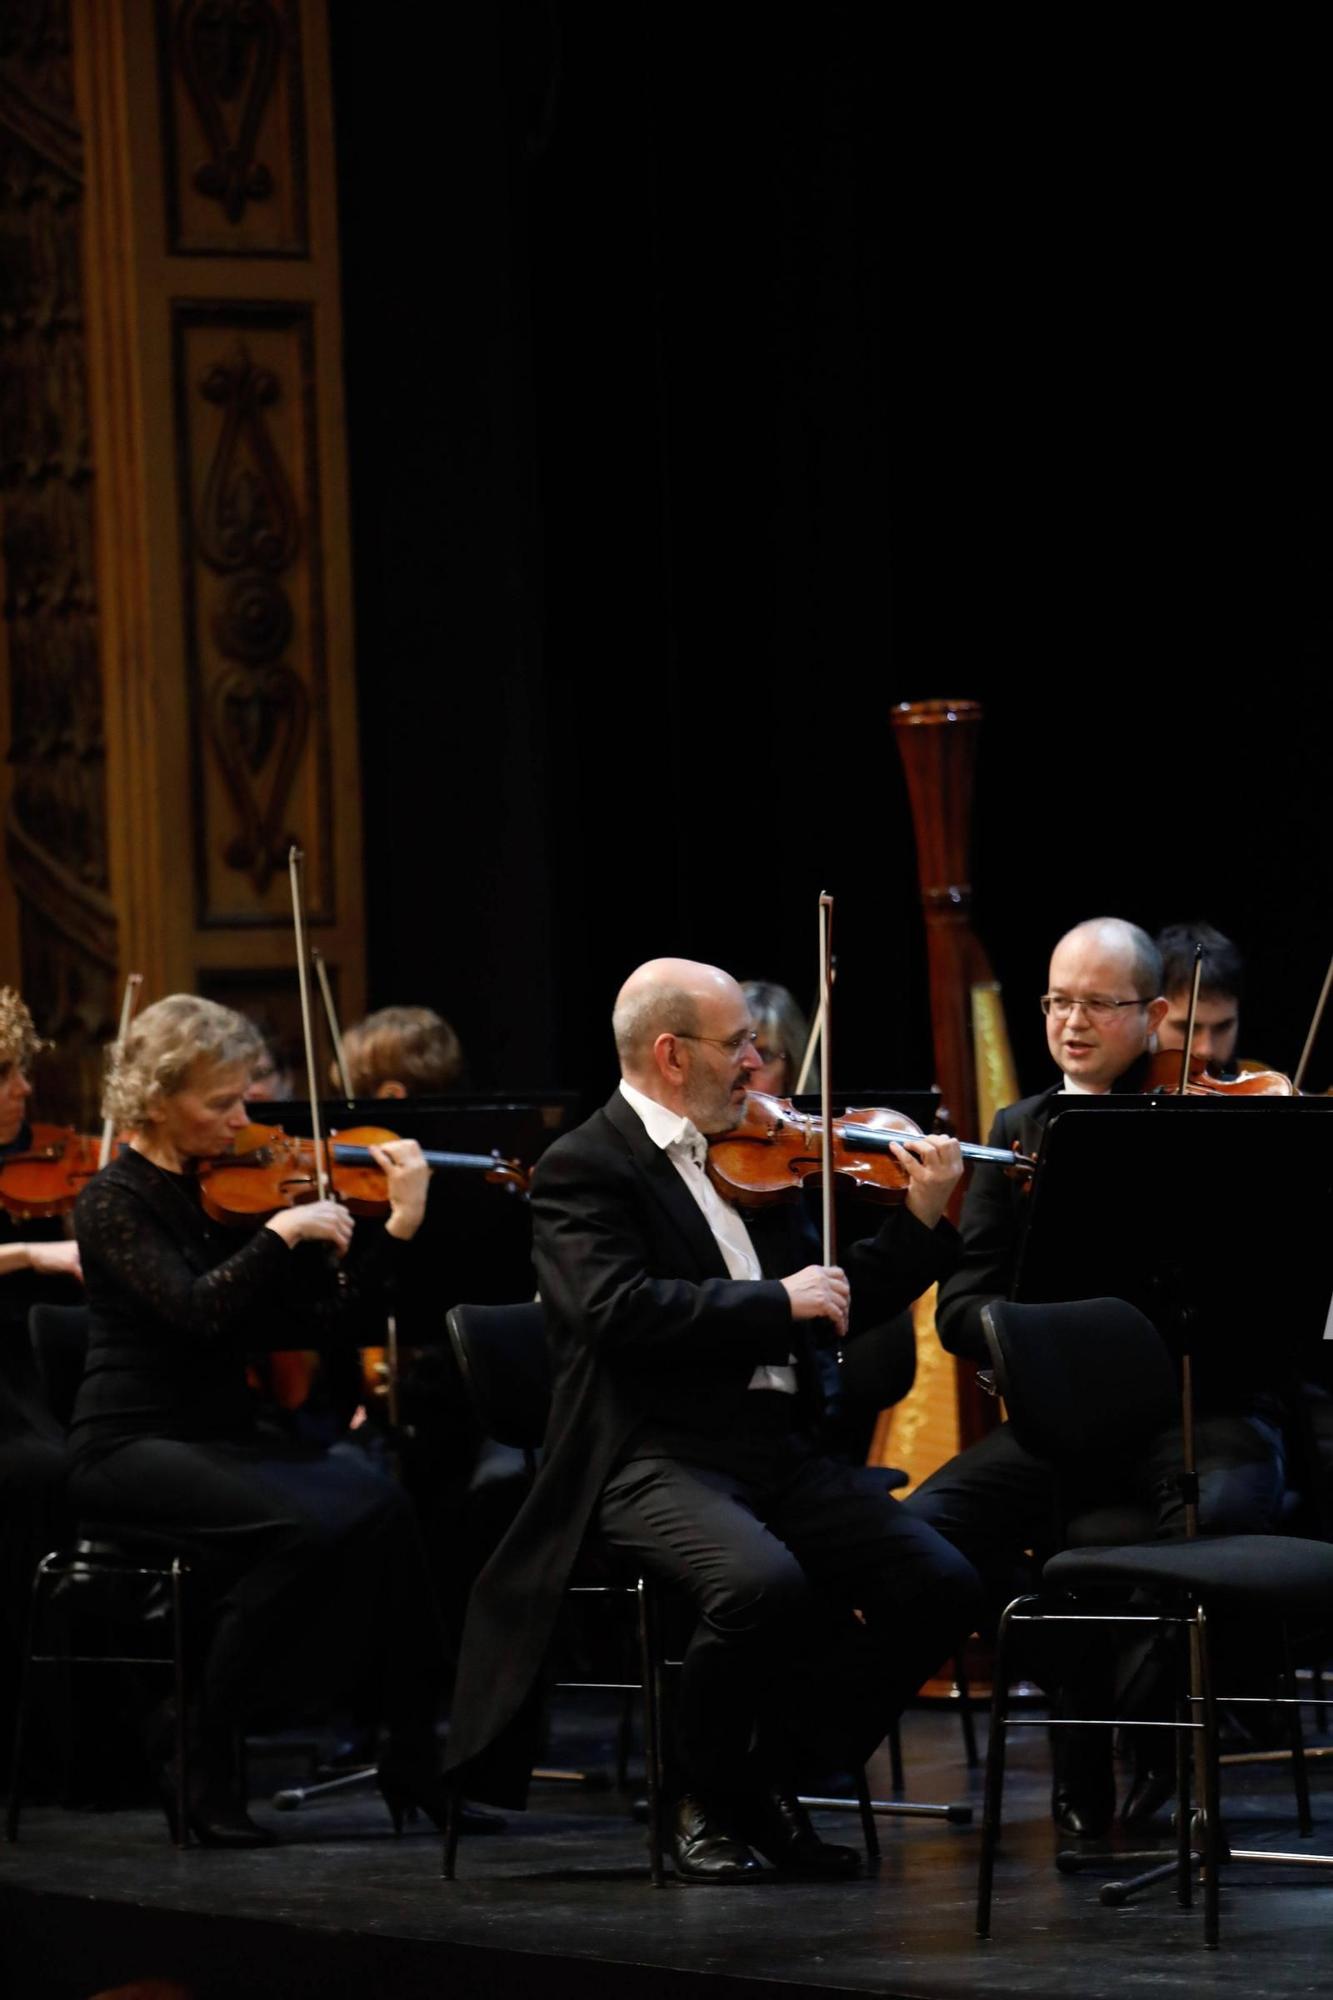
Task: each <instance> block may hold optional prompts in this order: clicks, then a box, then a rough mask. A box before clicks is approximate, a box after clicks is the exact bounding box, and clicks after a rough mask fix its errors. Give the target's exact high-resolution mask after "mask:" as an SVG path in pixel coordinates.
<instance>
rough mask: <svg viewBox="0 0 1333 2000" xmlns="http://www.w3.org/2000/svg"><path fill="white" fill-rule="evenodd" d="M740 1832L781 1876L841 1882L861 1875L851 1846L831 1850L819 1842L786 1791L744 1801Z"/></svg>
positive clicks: (805, 1815) (802, 1809)
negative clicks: (800, 1876) (798, 1876)
mask: <svg viewBox="0 0 1333 2000" xmlns="http://www.w3.org/2000/svg"><path fill="white" fill-rule="evenodd" d="M740 1824H741V1830H742V1832H743V1833H744V1835H745V1838H746V1839H747V1840H748V1841H749V1842H750V1845H751V1846H752V1847H757V1848H758V1849H759V1852H760V1853H761V1854H762V1855H763V1857H764V1859H765V1860H766V1861H771V1862H772V1863H773V1866H774V1867H775V1868H776V1869H777V1870H778V1871H779V1873H780V1874H783V1875H802V1876H804V1877H805V1878H806V1879H807V1880H808V1881H812V1882H841V1881H846V1879H847V1877H848V1876H849V1875H859V1874H860V1872H861V1856H860V1854H859V1853H858V1852H857V1850H856V1848H854V1847H835V1846H834V1845H833V1843H832V1842H831V1841H827V1840H821V1839H820V1837H819V1835H818V1834H817V1833H816V1832H815V1830H814V1827H813V1826H812V1825H811V1824H810V1815H809V1814H808V1813H807V1812H806V1810H805V1807H804V1806H803V1805H801V1804H800V1803H799V1801H798V1800H797V1799H796V1798H795V1797H793V1796H792V1794H791V1793H789V1792H781V1791H767V1792H760V1793H758V1794H757V1795H756V1796H755V1797H754V1798H753V1799H748V1800H747V1801H746V1804H745V1810H744V1813H743V1815H742V1817H741V1822H740Z"/></svg>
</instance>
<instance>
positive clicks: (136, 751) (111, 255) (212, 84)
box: [0, 0, 364, 1082]
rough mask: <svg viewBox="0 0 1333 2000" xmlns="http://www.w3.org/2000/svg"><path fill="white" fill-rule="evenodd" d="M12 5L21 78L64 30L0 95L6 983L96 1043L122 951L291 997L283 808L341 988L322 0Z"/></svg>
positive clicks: (334, 290)
mask: <svg viewBox="0 0 1333 2000" xmlns="http://www.w3.org/2000/svg"><path fill="white" fill-rule="evenodd" d="M7 15H8V17H19V19H20V21H21V28H20V29H19V30H15V29H13V28H11V29H10V30H9V31H8V41H7V42H6V43H5V44H3V45H0V61H2V62H3V73H4V75H5V77H6V79H8V78H9V77H10V76H11V75H12V74H13V72H14V69H15V66H16V64H17V65H18V67H19V69H20V71H21V72H22V75H23V78H24V80H25V82H26V81H27V80H28V72H29V71H31V70H32V69H33V62H32V59H31V58H29V57H22V56H20V55H19V54H18V53H16V51H15V48H14V39H15V34H16V33H20V32H28V34H29V40H30V43H31V45H32V48H33V49H37V48H48V49H49V48H56V49H59V50H61V51H62V52H63V60H62V61H61V62H57V61H55V59H54V58H48V62H47V66H48V69H49V70H50V72H51V74H50V75H49V76H47V77H44V78H41V79H39V80H37V79H34V80H33V82H32V90H31V95H32V98H33V104H34V107H35V108H33V110H32V112H31V115H30V116H29V118H28V126H27V129H21V130H20V131H19V132H18V134H17V137H16V134H15V127H16V125H18V124H19V123H20V121H19V120H18V118H17V116H16V115H15V109H14V103H13V101H12V93H10V92H6V93H4V94H0V143H4V144H5V145H6V147H7V148H10V149H11V150H12V148H13V147H14V146H15V145H19V146H20V147H21V148H26V151H22V150H21V151H20V154H19V158H18V164H17V167H11V171H10V174H9V176H8V178H7V183H6V185H7V189H9V190H12V185H13V181H14V177H15V173H17V174H19V175H20V177H21V176H22V175H23V174H24V173H26V174H27V176H28V180H29V182H30V183H31V186H32V192H31V194H30V195H25V196H23V197H22V198H21V202H20V212H21V215H22V218H23V223H24V227H25V231H26V238H25V240H26V241H27V243H28V251H27V257H26V262H25V264H24V265H23V267H22V276H23V278H24V279H25V280H26V283H27V290H26V292H25V300H26V301H27V303H26V304H25V307H24V313H25V315H26V317H25V318H24V325H23V329H22V331H21V332H20V333H19V334H18V335H15V336H13V343H14V344H15V345H16V347H17V350H18V351H17V354H16V357H15V358H16V359H17V362H18V367H19V373H20V376H21V379H22V384H23V388H22V406H23V409H24V410H25V411H26V412H27V414H26V416H23V415H19V414H17V413H16V405H17V403H18V401H19V396H20V392H19V391H17V390H16V391H15V395H14V397H12V398H10V397H6V398H4V399H3V401H2V402H0V426H3V434H4V450H3V471H2V472H0V477H2V478H3V481H4V486H3V500H4V506H5V548H6V575H7V579H8V588H7V596H6V608H7V616H8V629H9V684H10V685H9V703H8V707H9V712H10V714H11V716H12V718H13V720H12V747H11V756H12V759H13V787H12V795H11V798H10V801H9V812H8V821H7V830H6V839H7V848H8V853H9V861H10V869H11V871H12V876H13V882H14V887H15V890H16V893H17V904H18V926H17V928H18V930H19V933H20V935H21V960H22V963H21V973H20V976H21V980H22V983H23V985H24V988H25V991H27V992H28V993H29V996H30V998H31V999H32V1000H33V1003H34V1008H35V1011H36V1012H37V1014H38V1018H39V1021H40V1022H41V1025H42V1026H43V1027H44V1028H45V1029H46V1031H47V1032H48V1033H51V1032H55V1033H67V1032H68V1024H69V1018H70V1016H71V1014H72V1013H74V1012H77V1011H78V1009H79V1008H80V1006H81V1007H82V1016H81V1018H82V1019H83V1022H84V1031H85V1034H86V1036H87V1037H88V1038H89V1039H90V1040H91V1039H94V1038H95V1037H96V1036H97V1035H98V1034H100V1033H102V1032H105V1031H106V1029H107V1028H108V1027H109V1026H110V1025H111V1024H113V1023H114V1018H115V1009H116V995H117V990H118V983H119V977H120V975H122V974H123V973H124V972H125V971H126V970H128V969H129V968H130V967H135V968H137V969H139V970H141V971H143V972H144V974H145V979H146V989H145V990H146V997H151V996H154V995H156V994H159V993H162V992H165V991H168V990H170V989H172V988H191V989H193V990H196V991H202V992H209V993H213V994H216V995H217V996H218V997H219V998H224V999H228V1000H231V1001H232V1002H234V1004H236V1005H238V1006H242V1007H254V1008H260V1009H263V1010H265V1011H267V1012H268V1013H269V1014H270V1015H272V1016H273V1017H274V1018H275V1019H276V1020H278V1021H279V1022H280V1023H281V1022H282V1021H283V1020H284V1019H285V1018H286V1017H287V1015H288V1014H289V1011H290V1007H291V1004H292V996H293V994H294V980H295V972H294V966H293V961H292V949H291V939H290V929H289V923H288V916H287V900H286V880H285V869H284V863H285V856H286V851H287V847H288V845H289V843H290V841H291V840H292V839H293V838H295V839H297V840H299V841H300V843H301V845H302V846H303V847H304V848H305V850H306V853H307V856H308V863H307V887H308V894H309V899H310V915H311V925H312V933H313V936H314V939H315V941H316V942H317V943H318V944H319V945H320V947H321V949H322V950H323V951H324V953H325V956H326V958H327V959H328V960H329V962H330V965H331V967H332V968H333V970H334V973H335V977H336V978H337V980H338V984H339V988H340V1001H341V1004H342V1007H343V1010H344V1011H345V1012H346V1013H349V1014H350V1013H355V1012H358V1011H359V1010H360V1009H361V1008H362V1006H363V1004H364V973H363V908H362V884H361V823H360V811H359V784H358V759H357V743H356V709H355V688H354V658H353V644H352V626H351V591H350V569H349V554H348V527H347V501H346V468H345V458H344V446H343V425H342V388H341V380H342V357H341V342H340V300H339V275H338V246H337V229H336V205H335V198H334V161H333V133H332V118H331V110H330V86H329V77H328V51H327V46H326V22H325V14H324V8H323V6H322V5H321V4H318V0H157V3H156V4H155V5H154V4H150V0H96V4H75V5H73V7H72V8H71V7H70V6H69V0H22V4H21V5H20V6H18V7H14V6H11V7H10V8H9V9H8V10H7ZM71 36H72V44H71V40H70V37H71ZM25 65H26V67H25ZM37 81H40V84H41V90H40V94H38V90H37ZM80 142H81V147H80ZM81 160H82V165H81V164H80V161H81ZM31 162H36V163H37V164H36V165H32V164H30V163H31ZM24 203H26V206H25V205H23V204H24ZM13 207H14V198H13V194H12V191H11V192H10V193H9V202H8V208H7V210H6V214H7V215H9V214H11V213H12V211H13ZM80 295H81V303H80ZM85 328H86V332H85V331H84V329H85ZM7 331H8V329H7V327H6V326H4V325H0V344H3V342H4V341H5V338H6V334H7ZM4 379H5V381H6V382H8V379H9V378H8V374H6V377H5V378H4ZM52 403H54V404H55V405H56V410H57V416H56V419H55V420H54V421H53V420H52V419H51V418H50V417H49V416H48V415H47V414H46V412H47V408H48V405H50V404H52ZM11 550H17V551H18V552H19V556H20V560H19V561H18V564H17V568H18V571H19V576H20V591H19V595H18V596H16V595H15V587H14V581H13V579H14V572H15V568H16V564H15V560H14V557H13V555H12V554H11ZM3 917H4V911H3V906H0V923H2V922H3ZM53 932H54V933H58V936H59V939H60V943H59V947H58V950H57V949H56V947H54V946H52V945H50V944H49V942H48V940H49V937H50V936H51V935H52V934H53ZM2 941H3V931H2V930H0V942H2ZM53 952H55V955H56V957H58V958H59V961H60V969H59V970H57V969H56V968H55V967H54V966H53V965H51V964H49V963H48V960H50V959H51V956H52V953H53ZM66 967H68V969H66ZM76 971H77V973H78V978H77V980H76V978H75V973H76ZM76 985H77V987H78V992H77V993H76V992H75V990H74V989H75V986H76ZM85 1069H86V1066H85ZM83 1080H84V1081H85V1082H86V1075H85V1077H84V1079H83Z"/></svg>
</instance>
